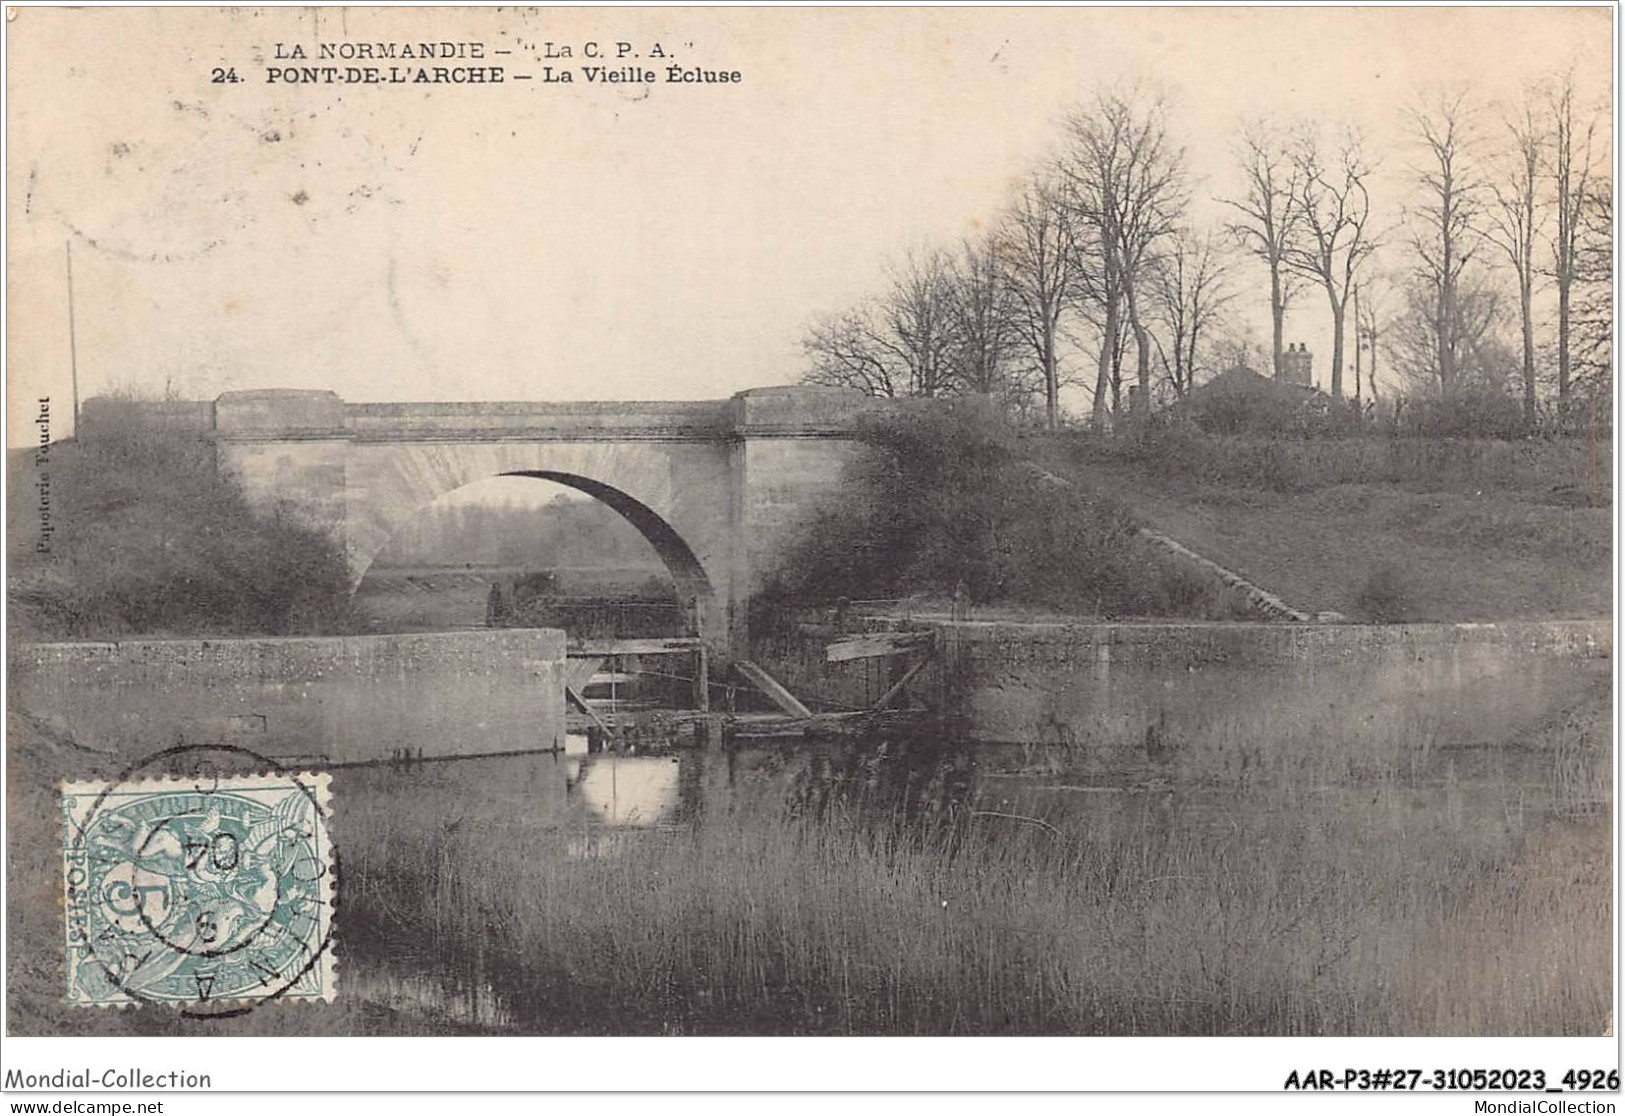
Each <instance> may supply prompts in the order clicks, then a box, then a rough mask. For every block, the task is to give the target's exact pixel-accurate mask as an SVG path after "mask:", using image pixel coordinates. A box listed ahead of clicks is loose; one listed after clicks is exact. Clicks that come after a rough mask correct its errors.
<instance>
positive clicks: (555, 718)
mask: <svg viewBox="0 0 1625 1116" xmlns="http://www.w3.org/2000/svg"><path fill="white" fill-rule="evenodd" d="M564 662H565V657H564V633H563V632H560V631H556V630H552V629H539V628H538V629H511V630H506V631H492V632H449V633H435V634H428V635H384V636H334V637H312V638H286V639H201V640H199V639H189V640H131V641H127V642H120V643H53V644H25V645H22V646H19V647H17V648H15V649H14V650H13V653H12V656H11V661H10V671H9V674H10V686H11V705H12V708H13V709H14V710H17V711H19V712H21V713H22V714H24V715H26V716H28V717H30V718H32V719H35V720H36V721H38V722H40V723H41V724H43V725H44V726H46V728H47V729H48V730H49V731H51V732H52V733H55V734H59V735H64V736H66V737H67V738H69V739H72V740H74V741H77V742H78V743H80V744H83V745H86V746H88V747H92V748H98V749H106V750H113V751H116V752H117V753H118V754H119V755H121V756H128V757H129V758H130V759H131V760H132V761H133V760H135V759H138V758H140V757H142V756H146V755H150V754H152V753H153V752H156V751H159V750H162V749H164V748H168V747H173V746H174V745H175V744H177V743H179V742H184V743H187V744H215V743H226V744H233V745H236V746H238V747H242V748H247V749H249V750H251V751H254V752H258V753H260V754H261V755H265V756H268V757H269V758H272V759H277V760H287V761H297V762H300V763H316V762H320V761H322V760H328V761H332V762H353V761H358V760H374V759H387V758H389V757H391V756H392V755H395V754H399V753H400V752H409V753H410V754H412V755H414V756H415V755H417V754H418V753H419V752H420V751H421V753H422V754H423V755H424V756H425V757H429V756H448V755H482V754H489V753H497V752H515V751H525V750H530V749H537V748H553V747H562V746H563V743H564V724H565V722H564Z"/></svg>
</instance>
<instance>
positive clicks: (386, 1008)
mask: <svg viewBox="0 0 1625 1116" xmlns="http://www.w3.org/2000/svg"><path fill="white" fill-rule="evenodd" d="M1549 767H1550V757H1549V756H1541V755H1538V754H1535V753H1514V754H1511V755H1508V754H1505V753H1491V752H1488V751H1482V750H1473V751H1464V752H1460V753H1458V754H1454V755H1450V756H1432V757H1429V760H1428V763H1427V765H1426V767H1425V769H1423V768H1413V769H1411V770H1409V771H1407V772H1403V773H1390V777H1384V778H1379V779H1377V780H1375V781H1373V780H1354V781H1349V780H1335V781H1324V782H1318V783H1317V782H1316V781H1315V780H1312V779H1311V780H1303V779H1299V780H1294V781H1290V782H1288V783H1286V784H1285V785H1279V784H1278V785H1275V786H1271V787H1268V788H1260V787H1249V786H1247V785H1245V784H1246V782H1247V779H1248V776H1247V775H1246V774H1245V773H1243V775H1242V778H1241V780H1240V781H1239V782H1238V781H1237V780H1235V779H1230V780H1228V781H1226V780H1214V779H1212V778H1196V777H1193V775H1192V772H1191V771H1190V770H1189V769H1188V767H1184V766H1182V765H1181V764H1180V763H1178V762H1176V761H1175V759H1174V758H1173V757H1157V758H1153V757H1149V756H1130V757H1123V758H1122V760H1121V762H1119V763H1117V764H1115V765H1107V766H1102V765H1100V764H1098V763H1097V764H1093V765H1090V766H1087V767H1084V766H1079V765H1077V764H1073V763H1069V762H1068V757H1067V756H1066V755H1065V754H1064V753H1059V752H1058V751H1057V750H1056V749H1043V748H1032V747H1018V746H993V745H978V746H970V745H965V744H963V743H957V742H942V741H937V740H931V739H925V738H913V739H910V738H887V739H870V740H861V741H860V740H853V739H834V740H823V741H800V740H797V741H788V740H786V741H773V742H770V743H765V744H760V745H751V746H740V747H729V748H720V747H718V748H711V749H695V748H671V747H662V746H659V745H658V744H657V745H655V746H653V747H648V748H645V749H644V750H640V751H636V752H633V751H614V750H608V751H603V752H594V753H589V751H588V748H587V741H586V739H585V738H584V737H571V738H569V740H568V743H567V747H566V748H565V749H564V751H563V752H562V753H544V754H535V755H519V756H501V757H490V758H475V759H465V760H457V761H453V762H429V763H422V762H409V761H408V762H402V763H399V764H393V765H385V766H376V767H365V768H352V769H345V770H341V771H337V772H335V782H334V802H335V836H336V838H337V840H338V841H339V843H340V847H341V848H343V849H345V855H346V859H345V865H344V878H343V880H342V883H341V889H342V892H343V894H344V895H345V897H346V898H345V902H344V903H343V905H342V906H341V908H340V914H339V933H340V941H341V943H346V944H345V947H344V948H345V954H346V957H345V960H344V964H343V972H344V974H345V976H344V979H345V981H346V989H347V995H350V996H355V997H357V998H358V999H359V1000H360V1001H361V1002H363V1003H365V1004H366V1005H367V1006H368V1008H369V1009H370V1010H374V1011H377V1012H380V1013H384V1015H385V1016H387V1017H388V1019H389V1022H387V1023H385V1024H384V1025H383V1026H384V1027H385V1028H386V1029H392V1030H400V1029H405V1030H413V1029H425V1030H430V1031H440V1032H451V1033H457V1032H499V1033H501V1032H509V1033H535V1032H536V1031H537V1030H538V1028H539V1027H540V1029H542V1030H545V1029H546V1025H545V1023H539V1021H538V1019H537V1018H536V1017H535V1013H536V1011H537V1010H538V1009H537V1008H536V1005H535V1003H534V1002H531V1003H523V1002H517V1001H516V1000H515V999H514V997H513V996H511V995H509V994H508V990H507V986H508V985H509V984H510V983H511V976H512V974H511V973H507V974H505V973H502V972H499V971H498V970H497V969H496V968H494V967H493V966H492V965H491V964H490V963H489V962H488V960H487V959H486V958H485V957H484V956H483V955H482V953H481V951H480V946H479V942H480V941H481V935H480V934H479V933H478V928H477V927H476V928H474V930H473V931H472V932H465V933H463V934H462V935H461V936H460V937H457V938H456V941H457V942H459V943H460V944H459V945H457V946H455V947H453V946H450V945H447V944H443V943H442V944H438V945H437V944H433V941H432V940H431V939H430V938H429V937H428V936H426V934H425V933H424V932H423V931H422V930H421V929H420V928H421V926H422V925H423V924H424V923H425V922H428V921H432V919H429V918H426V917H425V912H429V911H432V910H433V909H434V905H435V904H437V903H445V902H447V901H448V900H447V899H446V898H445V897H444V896H438V895H436V894H431V893H423V894H413V888H414V886H415V885H412V884H409V885H408V886H407V887H406V893H407V894H406V898H404V899H403V898H402V897H401V892H402V888H401V887H400V886H399V881H397V882H396V886H394V888H393V890H392V889H391V887H390V886H388V885H387V884H386V883H383V882H381V881H380V877H381V875H382V874H383V872H382V868H381V867H380V866H381V865H385V864H387V863H389V860H388V855H387V850H382V851H381V850H379V849H377V848H376V845H377V844H378V836H377V834H378V831H380V830H382V831H386V832H388V833H391V834H394V835H396V836H397V837H403V838H405V839H407V840H416V839H418V838H420V837H423V836H424V834H425V833H428V835H429V836H430V837H433V838H439V837H441V836H444V838H445V839H446V840H445V844H446V845H447V846H448V847H449V846H453V845H456V844H457V843H458V842H459V841H461V842H463V843H464V847H469V846H473V847H477V848H479V849H482V850H491V849H495V850H504V855H508V856H511V857H514V858H523V857H526V856H533V855H545V856H547V857H549V858H554V859H560V858H562V860H563V861H565V862H569V861H578V862H582V863H589V862H590V863H596V864H598V865H601V866H607V867H610V868H613V865H614V863H615V862H616V861H617V859H618V858H625V857H637V856H640V855H643V854H644V853H646V852H648V851H649V850H650V849H651V848H652V847H653V846H654V845H656V844H657V843H659V842H662V841H675V840H681V839H682V838H683V835H685V834H689V833H692V832H693V830H694V828H695V827H697V826H701V825H704V824H705V823H706V822H707V821H708V820H711V819H718V818H726V817H729V816H731V815H737V814H742V813H743V814H752V815H754V816H769V817H782V818H785V819H808V818H810V819H815V820H816V819H819V818H821V817H824V816H826V815H829V814H831V813H835V812H838V813H840V814H841V815H842V816H843V818H846V819H851V818H853V817H859V818H862V817H872V818H874V819H876V821H877V823H879V824H887V825H894V826H895V825H897V824H898V823H899V822H901V823H902V824H903V825H904V826H905V827H908V828H911V829H917V830H921V831H924V830H934V831H936V832H962V831H964V832H974V833H975V834H976V835H977V836H978V837H979V838H983V839H987V840H991V841H995V842H996V841H1003V840H1008V841H1012V842H1015V841H1030V842H1038V843H1043V842H1047V841H1050V840H1059V839H1060V837H1061V833H1062V830H1063V829H1064V830H1066V831H1067V834H1068V839H1071V840H1078V839H1080V835H1081V839H1082V840H1083V841H1084V842H1085V843H1088V844H1093V845H1096V846H1099V847H1108V846H1109V847H1118V848H1134V849H1141V850H1144V849H1155V848H1157V847H1158V846H1161V845H1167V844H1168V843H1170V842H1175V841H1183V842H1187V843H1188V842H1191V841H1192V840H1195V841H1197V842H1201V841H1205V840H1213V841H1219V840H1224V839H1226V838H1227V837H1229V836H1231V835H1233V834H1234V833H1236V832H1238V831H1239V830H1240V828H1241V827H1242V826H1243V825H1245V826H1246V827H1247V828H1248V830H1249V832H1252V833H1258V834H1266V835H1273V836H1268V837H1266V838H1265V839H1266V840H1269V841H1276V840H1283V841H1288V842H1290V841H1291V840H1293V837H1292V836H1291V835H1292V834H1295V833H1299V832H1301V831H1302V830H1303V829H1304V827H1305V826H1311V825H1313V826H1320V827H1321V828H1323V829H1324V828H1325V827H1326V825H1328V824H1329V823H1328V819H1331V818H1335V817H1338V816H1346V817H1347V818H1349V819H1350V820H1349V821H1348V822H1347V826H1348V833H1349V838H1350V840H1351V841H1353V840H1360V839H1362V838H1364V837H1365V836H1369V835H1370V834H1371V833H1372V832H1373V830H1374V828H1375V827H1378V826H1381V827H1385V828H1386V827H1391V828H1392V831H1393V832H1394V833H1396V834H1397V833H1403V832H1404V831H1405V830H1406V828H1407V826H1408V825H1410V824H1411V822H1412V820H1413V819H1414V820H1417V821H1420V822H1422V823H1423V824H1424V825H1425V826H1429V827H1437V826H1445V827H1447V829H1450V830H1453V831H1455V832H1462V831H1463V830H1464V827H1465V828H1468V829H1472V830H1473V831H1474V832H1475V833H1478V832H1479V831H1480V830H1482V831H1483V833H1482V834H1480V835H1479V836H1478V837H1475V838H1474V840H1479V839H1481V838H1483V835H1484V834H1490V831H1491V830H1493V834H1491V835H1490V837H1489V838H1484V839H1493V841H1494V842H1495V843H1497V846H1498V847H1499V846H1500V845H1501V844H1504V842H1505V841H1506V840H1508V839H1509V838H1508V837H1507V834H1508V833H1509V832H1511V831H1512V830H1513V829H1514V828H1518V829H1520V830H1521V828H1522V827H1523V826H1524V825H1525V819H1526V818H1527V819H1530V821H1529V824H1530V826H1531V827H1533V826H1534V825H1535V824H1536V820H1538V819H1539V818H1540V817H1542V816H1544V815H1545V814H1546V813H1548V812H1549V807H1550V805H1551V802H1550V794H1549V787H1550V783H1551V780H1550V777H1549ZM1532 831H1533V829H1531V832H1532ZM1519 839H1520V840H1521V836H1520V837H1519ZM1317 840H1320V841H1325V840H1327V834H1326V833H1320V834H1319V836H1318V837H1317ZM1336 840H1337V839H1336V838H1335V836H1334V837H1333V838H1332V841H1333V843H1334V844H1335V843H1336ZM428 847H430V848H434V847H436V845H435V843H434V842H433V841H431V842H429V844H428ZM352 848H354V849H355V851H356V853H357V855H353V856H352V855H351V850H352ZM441 855H445V856H451V855H454V854H451V853H443V854H441ZM486 863H491V862H490V861H486ZM423 874H424V875H425V876H426V877H430V878H433V877H435V876H436V875H437V872H436V870H435V867H434V865H432V864H431V865H428V866H426V868H425V870H424V872H423ZM386 893H388V894H390V895H392V896H393V897H392V898H390V899H388V900H387V901H386V900H385V899H383V898H381V896H382V895H384V894H386ZM403 907H405V908H410V909H401V908H403ZM493 917H494V916H493ZM580 948H582V949H592V948H594V944H593V943H592V942H590V941H584V942H582V943H581V947H580ZM533 999H534V997H533Z"/></svg>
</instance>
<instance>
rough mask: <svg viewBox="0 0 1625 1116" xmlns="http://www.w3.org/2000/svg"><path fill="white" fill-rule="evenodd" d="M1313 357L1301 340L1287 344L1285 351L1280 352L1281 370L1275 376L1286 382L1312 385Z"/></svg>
mask: <svg viewBox="0 0 1625 1116" xmlns="http://www.w3.org/2000/svg"><path fill="white" fill-rule="evenodd" d="M1314 359H1315V358H1314V354H1312V353H1311V352H1310V351H1309V350H1308V349H1307V348H1305V347H1304V345H1303V343H1302V342H1299V343H1298V344H1296V345H1288V346H1287V347H1286V352H1284V353H1282V354H1281V371H1280V373H1279V374H1278V375H1277V376H1276V377H1275V378H1276V379H1278V380H1280V381H1281V382H1282V383H1286V384H1296V385H1298V386H1299V387H1314V386H1315V377H1314V372H1313V364H1314Z"/></svg>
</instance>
